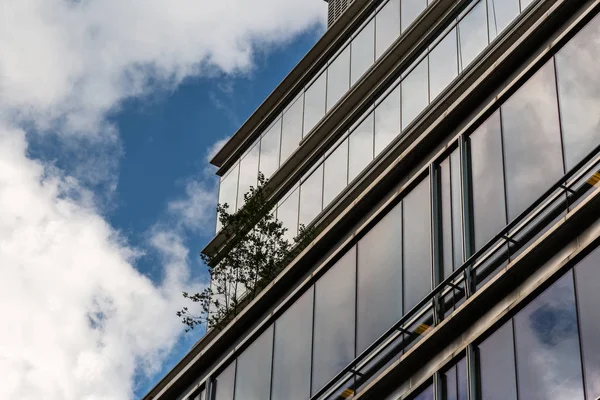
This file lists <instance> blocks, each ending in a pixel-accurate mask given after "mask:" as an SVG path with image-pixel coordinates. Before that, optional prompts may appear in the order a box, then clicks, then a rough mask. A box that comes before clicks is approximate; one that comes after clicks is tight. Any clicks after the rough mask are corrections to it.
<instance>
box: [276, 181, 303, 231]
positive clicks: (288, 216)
mask: <svg viewBox="0 0 600 400" xmlns="http://www.w3.org/2000/svg"><path fill="white" fill-rule="evenodd" d="M299 199H300V189H296V190H294V191H293V192H292V194H290V195H289V196H288V198H287V199H285V200H284V201H283V202H282V203H281V204H280V205H279V207H278V208H277V219H278V220H280V221H281V222H282V223H283V227H284V228H286V229H287V231H286V232H285V237H286V239H287V240H288V241H289V242H290V243H293V240H294V238H295V237H296V235H297V234H298V212H299V210H298V207H299Z"/></svg>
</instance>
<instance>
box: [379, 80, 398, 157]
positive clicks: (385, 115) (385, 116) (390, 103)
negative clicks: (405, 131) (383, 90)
mask: <svg viewBox="0 0 600 400" xmlns="http://www.w3.org/2000/svg"><path fill="white" fill-rule="evenodd" d="M399 134H400V86H397V87H396V89H394V90H393V91H392V92H391V93H390V94H388V95H387V97H386V98H385V99H384V100H383V101H382V102H381V103H379V105H378V106H377V107H376V108H375V154H376V155H377V154H379V153H381V151H382V150H383V149H384V148H386V147H387V145H388V144H390V142H391V141H392V140H394V138H395V137H397V136H398V135H399Z"/></svg>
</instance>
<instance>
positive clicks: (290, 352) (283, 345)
mask: <svg viewBox="0 0 600 400" xmlns="http://www.w3.org/2000/svg"><path fill="white" fill-rule="evenodd" d="M312 318H313V289H310V290H309V291H307V292H306V293H304V294H303V295H302V297H300V298H299V299H298V300H297V301H296V302H295V303H294V304H293V305H292V306H291V307H290V308H289V309H288V310H287V311H286V312H285V313H284V314H283V315H282V316H281V317H279V319H277V321H276V322H275V349H274V354H273V393H272V396H271V400H306V399H308V398H309V397H310V349H311V346H312Z"/></svg>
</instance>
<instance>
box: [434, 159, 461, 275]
mask: <svg viewBox="0 0 600 400" xmlns="http://www.w3.org/2000/svg"><path fill="white" fill-rule="evenodd" d="M439 174H440V183H441V185H440V200H441V213H442V241H441V244H442V255H443V257H442V262H443V277H444V278H446V277H448V276H450V274H452V272H453V271H454V270H455V269H456V268H458V267H460V265H461V264H462V260H463V257H462V252H463V249H462V208H461V207H462V204H461V192H460V190H461V189H460V153H459V151H458V149H457V150H454V151H453V152H452V153H451V155H450V156H448V157H447V158H446V159H445V160H444V161H443V162H441V163H440V169H439Z"/></svg>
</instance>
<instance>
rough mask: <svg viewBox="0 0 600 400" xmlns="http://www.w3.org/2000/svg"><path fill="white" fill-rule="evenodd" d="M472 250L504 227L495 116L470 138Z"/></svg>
mask: <svg viewBox="0 0 600 400" xmlns="http://www.w3.org/2000/svg"><path fill="white" fill-rule="evenodd" d="M469 145H470V150H471V173H472V176H471V180H472V185H473V223H474V227H475V250H478V249H480V248H481V247H482V246H483V245H484V244H485V243H486V242H488V241H489V240H490V239H492V238H493V237H494V236H495V235H496V234H497V233H498V232H500V230H502V228H503V227H504V226H505V225H506V208H505V203H504V171H503V165H502V138H501V135H500V114H499V113H498V112H496V113H494V114H493V115H492V116H491V117H490V118H488V120H487V121H486V122H484V123H483V124H482V125H481V126H480V127H479V128H477V130H476V131H475V132H473V134H472V135H471V136H470V137H469Z"/></svg>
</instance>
